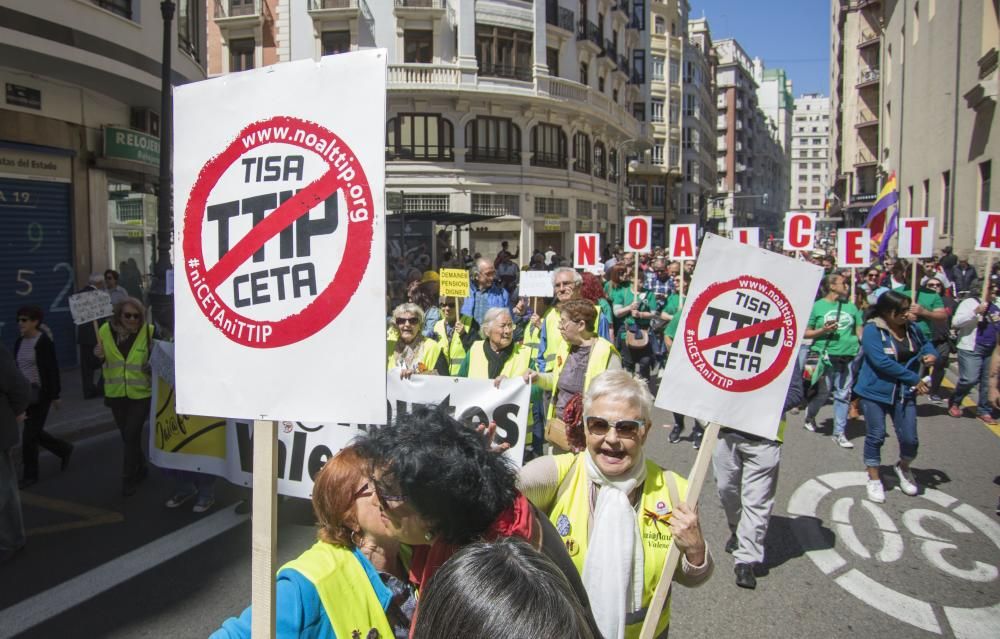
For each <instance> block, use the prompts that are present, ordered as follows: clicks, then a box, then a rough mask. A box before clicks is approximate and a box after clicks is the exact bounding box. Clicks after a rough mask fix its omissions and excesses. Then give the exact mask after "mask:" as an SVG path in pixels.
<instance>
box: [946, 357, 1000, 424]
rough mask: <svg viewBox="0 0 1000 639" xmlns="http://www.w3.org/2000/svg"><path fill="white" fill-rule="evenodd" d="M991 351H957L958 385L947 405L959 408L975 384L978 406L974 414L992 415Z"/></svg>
mask: <svg viewBox="0 0 1000 639" xmlns="http://www.w3.org/2000/svg"><path fill="white" fill-rule="evenodd" d="M992 354H993V349H991V348H982V347H980V346H977V347H976V348H975V350H971V351H965V350H962V349H958V384H957V385H956V386H955V392H954V393H952V395H951V400H949V402H948V405H949V406H951V405H954V406H961V405H962V400H963V399H965V396H966V395H968V394H969V391H971V390H972V389H973V387H974V386H976V384H978V385H979V404H978V406H977V407H976V412H978V413H979V414H980V415H992V414H993V407H991V406H990V355H992Z"/></svg>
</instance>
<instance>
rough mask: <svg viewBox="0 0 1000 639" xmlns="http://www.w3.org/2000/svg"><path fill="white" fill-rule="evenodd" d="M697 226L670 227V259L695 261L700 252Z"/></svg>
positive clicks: (680, 225) (672, 225)
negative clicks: (696, 234) (696, 233)
mask: <svg viewBox="0 0 1000 639" xmlns="http://www.w3.org/2000/svg"><path fill="white" fill-rule="evenodd" d="M696 229H697V225H695V224H671V225H670V259H672V260H680V261H682V262H683V261H684V260H693V259H694V258H695V257H696V255H697V252H698V248H697V239H696V237H695V232H696Z"/></svg>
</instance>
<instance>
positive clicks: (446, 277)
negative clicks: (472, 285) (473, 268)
mask: <svg viewBox="0 0 1000 639" xmlns="http://www.w3.org/2000/svg"><path fill="white" fill-rule="evenodd" d="M438 284H439V285H440V288H441V295H443V296H445V297H468V296H469V272H468V271H466V270H464V269H460V268H443V269H441V271H440V272H439V275H438Z"/></svg>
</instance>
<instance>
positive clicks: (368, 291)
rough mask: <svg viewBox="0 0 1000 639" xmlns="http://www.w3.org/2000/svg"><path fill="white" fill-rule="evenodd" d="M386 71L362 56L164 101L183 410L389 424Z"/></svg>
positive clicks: (217, 84) (382, 60) (375, 59)
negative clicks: (170, 147)
mask: <svg viewBox="0 0 1000 639" xmlns="http://www.w3.org/2000/svg"><path fill="white" fill-rule="evenodd" d="M385 73H386V54H385V51H384V50H369V51H360V52H354V53H349V54H343V55H338V56H328V57H325V58H323V59H322V60H320V61H319V62H315V61H313V60H303V61H299V62H291V63H287V64H280V65H275V66H271V67H268V68H267V69H266V72H265V70H263V69H262V70H260V71H259V72H256V71H255V72H250V73H241V74H235V75H230V76H224V77H220V78H215V79H211V80H206V81H204V82H194V83H191V84H187V85H183V86H180V87H177V88H176V89H175V90H174V100H175V130H176V136H175V139H176V153H175V155H174V176H175V201H176V202H177V205H178V207H177V208H178V211H179V213H180V214H179V215H178V225H177V231H176V232H177V236H176V246H177V249H178V250H179V255H178V259H177V263H178V264H179V265H180V266H181V268H182V269H183V271H178V275H177V277H178V282H177V283H178V286H177V288H176V291H175V298H176V325H177V327H176V328H177V330H176V334H177V335H178V342H177V363H178V368H179V370H181V371H182V373H183V374H180V375H178V376H177V383H178V387H177V410H178V411H180V412H182V413H185V414H196V415H230V416H238V417H255V418H259V419H273V418H277V417H280V418H283V419H295V420H304V421H321V420H326V419H330V418H331V417H339V418H343V419H345V420H351V421H357V422H368V421H374V420H377V419H379V416H380V415H382V414H384V410H385V404H384V402H385V395H384V393H383V390H382V389H383V386H382V379H383V375H384V374H385V371H384V363H383V362H382V361H381V359H380V358H375V357H371V345H372V344H379V343H382V342H383V341H384V339H385V335H384V332H383V327H382V326H381V324H380V323H379V322H373V321H372V319H373V318H377V317H382V316H383V315H384V308H383V307H384V304H385V257H384V250H385V237H384V233H385V221H384V210H383V198H384V194H385V188H384V186H385V154H384V140H383V136H384V127H385V108H384V106H385ZM345 92H347V93H349V94H350V99H344V96H345ZM317 353H325V354H327V355H328V356H329V358H333V359H336V361H339V362H349V363H350V364H349V365H343V366H338V367H333V368H323V367H322V361H323V359H322V358H318V357H316V354H317ZM321 369H322V373H320V371H321ZM338 399H339V400H342V401H337V400H338ZM333 407H336V408H335V409H334V408H333ZM331 411H334V412H336V413H337V415H332V414H331Z"/></svg>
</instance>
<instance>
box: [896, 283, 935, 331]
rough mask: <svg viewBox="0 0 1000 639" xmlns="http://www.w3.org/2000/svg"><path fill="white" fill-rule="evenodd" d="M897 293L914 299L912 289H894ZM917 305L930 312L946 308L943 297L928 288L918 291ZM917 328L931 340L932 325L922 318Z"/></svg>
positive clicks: (918, 321) (917, 323) (917, 322)
mask: <svg viewBox="0 0 1000 639" xmlns="http://www.w3.org/2000/svg"><path fill="white" fill-rule="evenodd" d="M893 290H894V291H896V292H897V293H900V294H902V295H905V296H906V297H909V298H911V299H912V298H913V293H912V292H911V291H910V289H908V288H905V287H902V286H900V287H899V288H895V289H893ZM917 304H920V305H921V306H923V307H924V308H925V309H927V310H928V311H933V310H934V309H938V308H944V302H943V301H942V300H941V296H940V295H938V294H937V293H934V292H932V291H930V290H929V289H926V288H921V289H917ZM916 325H917V328H919V329H920V332H921V333H923V334H924V337H925V338H927V339H930V338H931V323H930V322H928V321H927V320H926V319H924V318H920V319H918V320H917V321H916Z"/></svg>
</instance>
